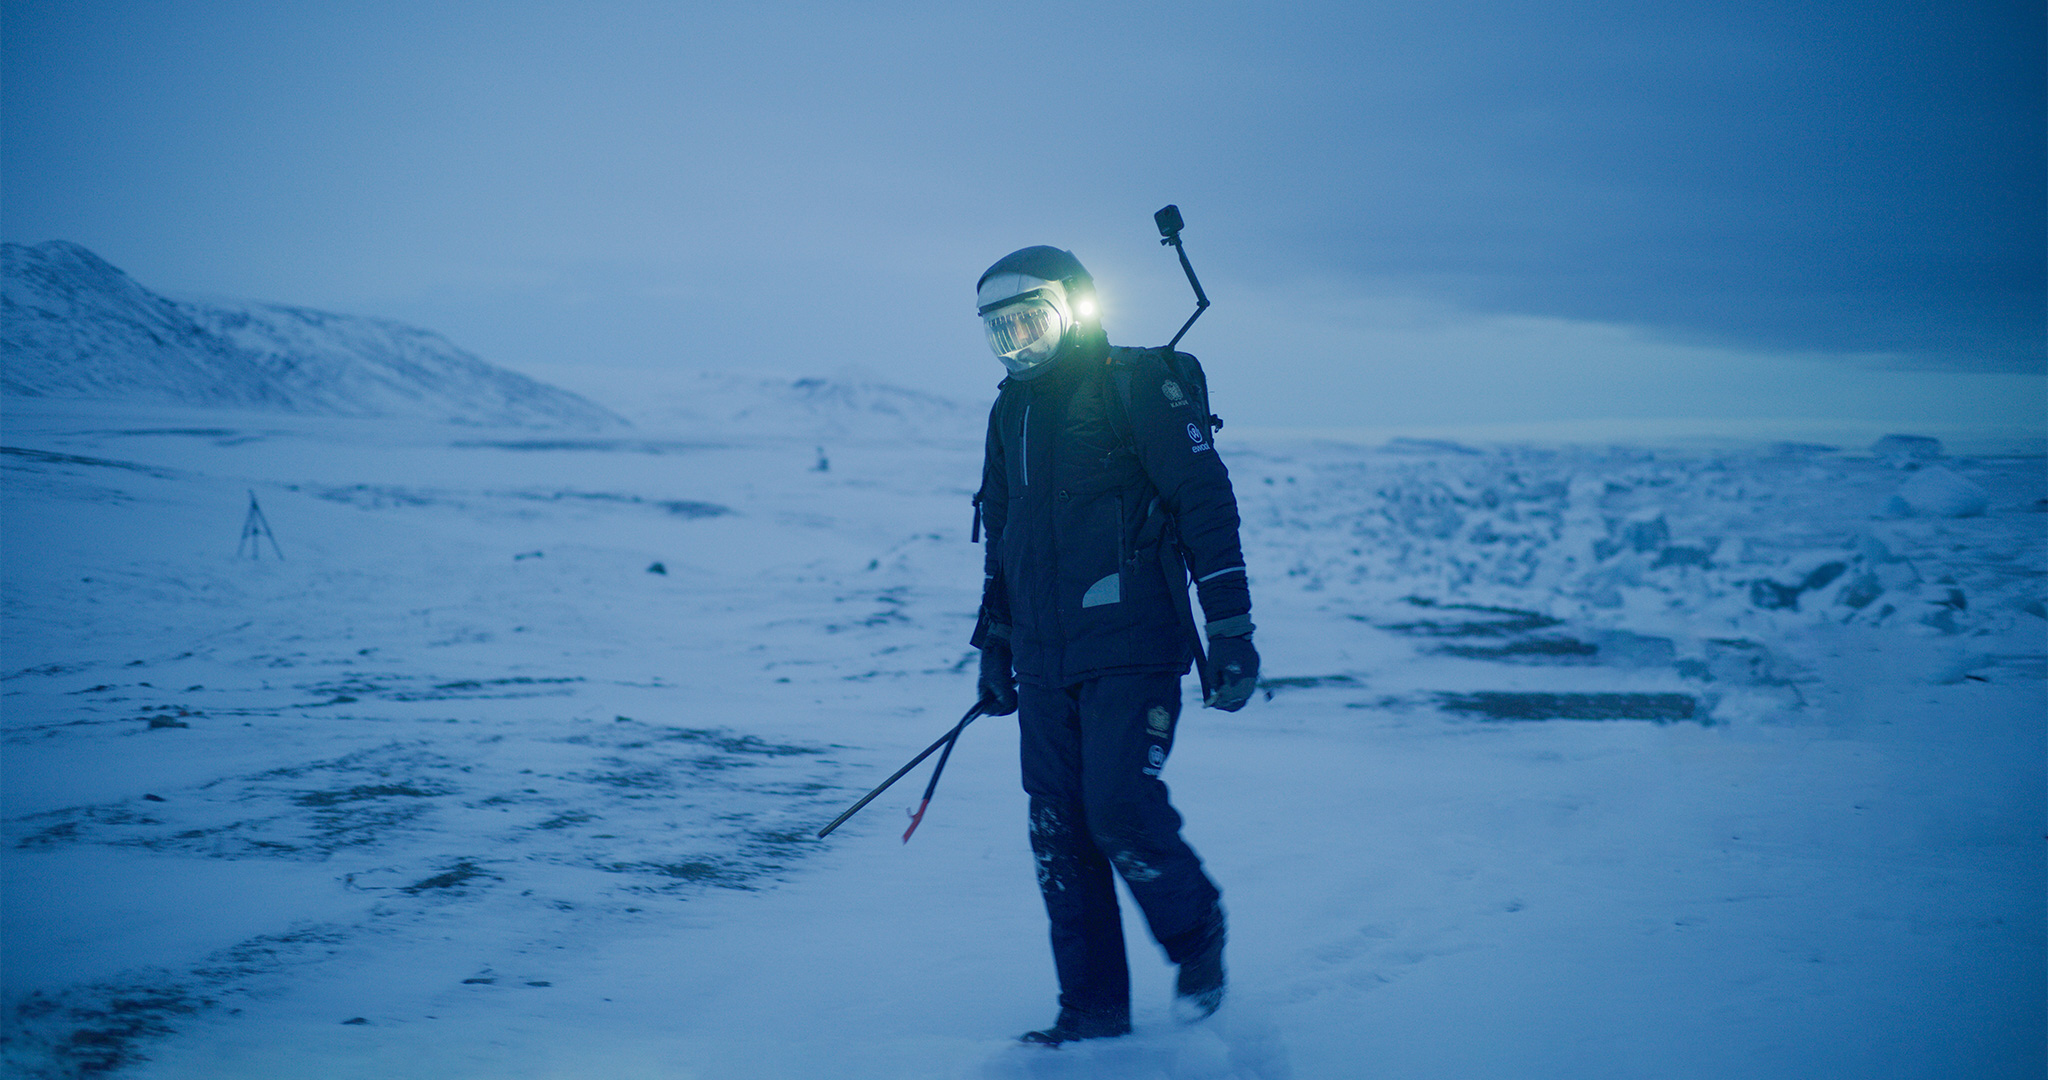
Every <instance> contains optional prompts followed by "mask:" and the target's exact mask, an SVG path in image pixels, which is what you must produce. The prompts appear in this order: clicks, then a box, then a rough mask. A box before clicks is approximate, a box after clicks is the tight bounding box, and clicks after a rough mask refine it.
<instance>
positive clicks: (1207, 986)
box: [1173, 933, 1223, 1024]
mask: <svg viewBox="0 0 2048 1080" xmlns="http://www.w3.org/2000/svg"><path fill="white" fill-rule="evenodd" d="M1222 1004H1223V935H1222V934H1221V933H1218V934H1217V935H1216V936H1215V938H1214V939H1213V940H1212V941H1211V942H1210V943H1209V945H1208V947H1206V948H1204V949H1203V950H1202V951H1201V952H1199V953H1196V954H1195V955H1194V956H1191V957H1189V958H1188V960H1187V962H1186V963H1184V964H1182V965H1181V966H1180V975H1179V977H1177V978H1176V979H1175V980H1174V983H1173V1018H1174V1019H1175V1020H1178V1021H1180V1022H1181V1023H1183V1024H1192V1023H1194V1022H1196V1021H1198V1020H1205V1019H1207V1018H1208V1017H1209V1015H1210V1014H1211V1013H1214V1012H1215V1011H1216V1009H1217V1007H1218V1006H1220V1005H1222Z"/></svg>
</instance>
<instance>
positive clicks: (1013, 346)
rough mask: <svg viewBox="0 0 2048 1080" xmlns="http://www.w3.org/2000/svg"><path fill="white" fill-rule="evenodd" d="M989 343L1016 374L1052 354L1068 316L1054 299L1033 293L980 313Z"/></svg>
mask: <svg viewBox="0 0 2048 1080" xmlns="http://www.w3.org/2000/svg"><path fill="white" fill-rule="evenodd" d="M981 325H982V328H983V329H985V330H987V331H988V346H989V348H990V349H993V350H994V351H995V354H996V356H998V357H1000V358H1001V359H1002V361H1003V365H1004V366H1005V367H1008V368H1009V369H1010V371H1011V372H1012V373H1013V374H1014V373H1017V372H1022V371H1027V370H1029V369H1031V368H1034V367H1036V366H1038V365H1039V364H1042V363H1044V362H1045V361H1047V360H1049V359H1051V358H1052V356H1053V354H1054V353H1056V352H1058V351H1059V347H1060V338H1061V336H1063V335H1064V334H1065V333H1066V329H1067V328H1066V320H1065V319H1063V318H1061V317H1060V312H1059V309H1058V308H1057V307H1055V306H1054V305H1053V304H1052V302H1051V301H1049V300H1046V299H1044V298H1042V297H1031V298H1029V299H1026V300H1024V301H1022V302H1020V303H1016V304H1011V305H1008V306H1006V307H1002V308H999V309H997V310H995V311H991V312H989V313H988V314H986V315H983V316H982V317H981Z"/></svg>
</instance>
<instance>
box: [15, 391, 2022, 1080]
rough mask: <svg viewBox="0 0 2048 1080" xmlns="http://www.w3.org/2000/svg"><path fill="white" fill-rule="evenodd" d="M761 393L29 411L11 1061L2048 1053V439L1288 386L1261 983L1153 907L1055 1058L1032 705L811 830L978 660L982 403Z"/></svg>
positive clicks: (1790, 1066) (1197, 798)
mask: <svg viewBox="0 0 2048 1080" xmlns="http://www.w3.org/2000/svg"><path fill="white" fill-rule="evenodd" d="M700 390H701V394H702V400H698V401H695V402H692V403H689V404H690V405H691V406H692V407H694V409H695V411H692V408H682V407H673V404H672V403H671V405H665V406H663V407H661V408H653V407H651V406H649V407H644V408H641V409H640V410H639V411H638V412H637V413H636V412H635V410H634V409H633V408H632V407H631V406H632V405H633V404H634V403H631V402H621V401H619V400H618V399H607V398H604V397H602V396H597V395H593V396H596V397H597V400H599V401H600V402H601V403H603V404H606V405H611V406H613V407H616V408H619V409H620V410H621V411H623V412H627V413H628V415H633V416H635V417H636V418H637V419H640V420H642V421H643V423H642V426H641V427H640V428H638V429H635V430H632V431H628V432H625V433H622V434H614V435H608V436H603V437H595V436H587V435H577V436H558V435H551V434H546V433H535V432H519V431H502V430H493V429H456V428H448V427H436V426H427V425H415V424H407V423H401V422H392V421H367V420H334V419H306V418H294V417H286V416H275V415H260V414H252V413H231V412H220V411H214V412H193V411H178V410H173V409H167V408H153V409H142V408H135V407H127V408H123V407H117V406H107V405H86V404H80V403H72V404H55V403H47V402H43V403H38V402H25V401H16V400H10V401H9V402H8V405H7V416H6V421H5V438H4V440H0V441H4V443H5V446H6V448H7V449H6V452H5V453H4V454H0V466H4V467H5V473H4V475H5V488H4V499H5V502H4V515H5V516H4V524H5V552H4V559H5V573H4V587H5V591H4V601H5V608H4V615H5V658H4V669H5V670H4V672H0V674H4V676H5V680H4V683H0V687H4V694H5V696H4V699H0V700H4V717H0V723H4V728H0V736H4V743H0V799H4V814H0V817H4V822H0V824H4V835H0V842H4V848H0V851H4V856H0V868H4V875H5V876H4V891H0V905H4V911H0V914H4V919H0V928H4V942H0V945H4V974H0V991H4V1002H0V1006H4V1017H5V1034H6V1041H5V1044H4V1053H5V1061H6V1064H7V1066H8V1071H9V1072H10V1073H12V1074H16V1075H24V1076H69V1075H92V1074H96V1073H100V1072H107V1071H112V1072H116V1073H119V1074H121V1075H126V1076H136V1077H152V1078H166V1080H168V1078H181V1080H182V1078H201V1077H206V1078H218V1077H264V1078H277V1077H329V1076H345V1077H420V1078H426V1077H436V1078H439V1077H449V1076H464V1077H469V1076H475V1077H607V1078H613V1077H678V1078H682V1077H701V1078H725V1077H742V1078H744V1077H874V1078H900V1077H973V1078H982V1077H986V1078H1010V1077H1032V1078H1037V1077H1088V1076H1102V1077H1167V1078H1194V1077H1247V1078H1249V1077H1257V1078H1261V1080H1274V1078H1281V1077H1293V1078H1300V1080H1309V1078H1321V1077H1355V1076H1371V1077H1390V1078H1391V1077H1417V1078H1422V1077H1453V1076H1455V1077H1504V1078H1506V1077H1571V1078H1598V1077H1616V1078H1623V1077H1628V1078H1635V1077H1703V1078H1704V1077H1712V1078H1715V1080H1726V1078H1731V1077H1816V1076H1854V1077H1937V1076H1938V1077H2002V1076H2012V1077H2038V1076H2040V1075H2041V1074H2042V1071H2043V1068H2044V1060H2043V1046H2044V1019H2043V1018H2044V1015H2048V991H2044V979H2048V975H2044V955H2048V943H2044V911H2043V897H2044V895H2048V871H2044V867H2048V814H2044V760H2048V746H2044V728H2048V693H2044V687H2048V683H2044V676H2048V619H2044V615H2048V609H2044V608H2043V606H2042V605H2043V600H2044V599H2048V528H2044V525H2048V514H2044V510H2048V502H2044V497H2048V474H2044V469H2043V463H2042V460H2041V459H2040V458H2039V457H2011V458H1997V457H1982V458H1972V459H1966V460H1958V459H1942V460H1934V459H1916V458H1913V457H1912V456H1911V451H1912V450H1913V448H1912V447H1910V446H1908V447H1903V448H1901V450H1900V452H1899V453H1897V454H1893V455H1889V456H1875V455H1871V454H1868V453H1863V452H1862V448H1860V447H1857V448H1853V449H1854V450H1855V451H1856V452H1854V453H1844V452H1838V451H1831V450H1827V449H1823V448H1816V447H1810V446H1784V445H1781V446H1775V447H1771V446H1756V447H1748V448H1744V447H1721V448H1713V449H1702V448H1694V449H1692V450H1688V451H1673V450H1658V451H1655V452H1652V451H1650V450H1647V449H1641V448H1634V449H1629V448H1599V449H1579V450H1570V449H1557V450H1539V449H1532V448H1521V449H1485V450H1483V451H1475V450H1471V449H1468V448H1464V447H1458V446H1451V445H1437V444H1428V443H1405V444H1394V445H1390V446H1385V447H1377V448H1370V449H1368V448H1362V447H1359V446H1353V445H1345V444H1342V443H1330V442H1310V441H1289V440H1287V439H1283V438H1278V437H1261V438H1258V439H1254V440H1245V439H1241V438H1234V437H1233V434H1232V433H1231V432H1230V431H1229V430H1228V429H1226V431H1225V432H1224V433H1223V436H1222V437H1221V440H1220V441H1221V442H1222V447H1223V450H1224V452H1225V453H1226V456H1227V460H1228V462H1229V463H1230V465H1231V467H1232V470H1233V474H1234V475H1235V477H1236V478H1237V483H1238V489H1239V492H1240V498H1241V501H1242V503H1243V510H1244V517H1245V536H1246V544H1247V550H1248V555H1249V558H1250V560H1251V565H1252V569H1253V571H1254V590H1255V592H1254V595H1255V599H1256V602H1257V605H1258V608H1257V611H1256V612H1255V615H1256V618H1257V621H1258V623H1259V625H1260V630H1259V640H1260V643H1261V647H1262V650H1263V652H1264V654H1265V657H1266V663H1267V674H1268V675H1269V676H1270V677H1271V685H1270V686H1269V688H1268V689H1269V691H1270V692H1269V695H1268V696H1267V697H1266V699H1265V700H1261V701H1255V702H1254V703H1253V704H1252V705H1251V706H1250V707H1248V708H1247V709H1246V710H1245V711H1243V712H1241V713H1238V714H1234V715H1224V714H1218V713H1214V712H1207V711H1202V710H1198V709H1191V710H1189V712H1188V713H1187V715H1186V716H1185V718H1184V721H1183V726H1182V729H1181V737H1180V739H1179V740H1178V742H1177V745H1176V749H1175V756H1174V759H1173V761H1172V763H1171V764H1170V766H1169V768H1168V770H1167V778H1168V780H1169V781H1170V782H1171V783H1172V785H1173V787H1174V790H1175V794H1176V801H1177V802H1178V803H1179V805H1180V807H1181V808H1182V810H1183V812H1184V813H1185V814H1186V815H1187V817H1188V828H1187V835H1188V837H1189V839H1190V840H1191V841H1192V842H1193V844H1194V845H1195V847H1196V848H1197V850H1198V851H1200V852H1201V853H1202V854H1203V856H1204V857H1205V858H1206V859H1207V861H1208V863H1209V865H1210V867H1211V869H1212V871H1213V873H1214V876H1215V877H1216V878H1217V880H1218V881H1219V883H1220V884H1221V885H1222V886H1223V888H1224V890H1225V894H1226V895H1225V902H1226V904H1227V905H1228V907H1229V909H1230V911H1231V914H1232V916H1233V919H1234V923H1233V927H1232V930H1233V938H1232V948H1231V953H1230V957H1229V960H1230V964H1231V972H1232V978H1233V990H1232V994H1233V996H1232V999H1231V1001H1230V1003H1229V1004H1228V1005H1227V1006H1226V1008H1225V1010H1224V1012H1223V1013H1221V1014H1219V1015H1218V1016H1217V1017H1216V1018H1215V1019H1214V1020H1213V1021H1212V1022H1210V1023H1208V1024H1206V1025H1203V1026H1200V1027H1197V1028H1193V1029H1178V1028H1176V1027H1174V1026H1173V1025H1172V1024H1171V1023H1170V1021H1169V1020H1168V1018H1167V1015H1166V1005H1167V997H1168V994H1169V987H1170V980H1171V972H1170V971H1169V970H1168V969H1167V968H1166V967H1165V966H1164V964H1163V963H1155V962H1153V961H1154V960H1155V959H1156V957H1157V952H1156V950H1154V949H1153V948H1152V946H1150V944H1149V943H1147V942H1146V941H1144V940H1142V938H1141V937H1134V939H1133V941H1132V943H1131V945H1132V950H1133V957H1134V961H1135V963H1134V976H1135V979H1136V984H1135V992H1136V995H1137V1017H1136V1021H1137V1026H1138V1032H1137V1034H1136V1035H1135V1036H1133V1037H1132V1038H1130V1039H1126V1040H1118V1041H1116V1042H1113V1043H1106V1044H1098V1045H1084V1046H1078V1047H1069V1048H1066V1049H1062V1050H1058V1051H1044V1050H1036V1049H1031V1048H1023V1047H1016V1046H1012V1045H1010V1044H1009V1039H1010V1037H1011V1036H1012V1035H1014V1034H1016V1033H1017V1032H1020V1031H1023V1030H1025V1029H1027V1028H1030V1027H1036V1026H1040V1025H1042V1024H1044V1023H1046V1022H1048V1021H1049V1020H1050V1019H1051V1018H1052V1014H1053V995H1054V987H1053V981H1052V974H1051V963H1050V959H1049V956H1048V954H1047V949H1046V946H1045V943H1044V924H1043V920H1044V916H1043V913H1042V909H1041V908H1040V907H1039V905H1038V900H1037V897H1036V893H1035V889H1034V886H1033V883H1032V871H1031V861H1030V857H1029V853H1028V850H1027V847H1026V840H1025V833H1024V827H1023V820H1024V807H1023V803H1024V799H1023V795H1022V793H1021V792H1020V791H1019V790H1018V788H1017V783H1016V777H1015V750H1014V747H1013V743H1012V738H1013V735H1012V733H1013V732H1014V727H1013V726H1012V725H1011V724H1010V723H1009V722H1008V721H1006V720H1002V719H996V720H984V721H981V722H979V723H977V724H976V725H975V726H974V727H972V728H970V729H969V731H968V733H967V735H966V737H965V738H964V739H963V741H962V744H961V747H960V750H959V752H958V753H957V754H956V755H955V756H954V758H953V760H952V763H951V765H950V766H949V767H948V771H947V774H946V781H945V784H944V786H942V787H941V788H940V791H939V796H938V798H937V800H935V802H934V804H933V808H932V810H931V812H930V814H929V815H928V817H927V818H926V821H925V824H924V826H923V828H922V829H921V830H920V831H919V833H918V835H917V838H916V839H915V841H914V842H912V843H910V844H908V845H904V844H902V843H899V842H898V840H897V836H898V835H899V833H900V831H901V826H902V825H903V823H904V818H903V816H902V810H903V808H904V807H905V806H907V805H909V804H910V803H911V802H913V801H914V799H915V796H916V794H917V790H918V789H919V788H920V787H921V786H922V779H923V776H924V772H923V771H922V770H920V771H919V772H917V773H913V774H912V776H911V777H910V778H909V779H907V780H906V781H905V782H904V783H903V784H902V785H901V787H900V789H899V790H892V791H891V792H890V793H889V794H888V795H886V796H884V797H883V798H882V799H880V800H877V802H876V803H874V804H873V805H872V806H870V807H869V808H868V810H866V811H864V812H863V813H862V814H861V815H860V816H858V817H856V818H854V819H853V820H852V821H851V822H850V823H849V824H847V825H846V826H844V827H843V828H842V829H840V831H838V832H837V833H835V834H833V836H832V837H831V838H830V839H829V840H827V841H824V842H820V841H817V840H815V839H813V834H814V833H815V831H816V830H817V828H818V827H820V826H821V825H822V824H823V823H824V822H826V821H829V820H830V819H831V818H832V816H833V815H834V814H836V813H837V812H838V810H839V809H840V808H842V807H843V806H845V805H847V804H848V803H850V802H851V801H852V800H853V799H855V798H857V797H858V796H859V795H860V794H862V793H863V792H865V791H866V790H867V788H868V787H869V786H871V785H872V784H874V783H875V782H877V781H878V780H879V779H880V778H881V777H883V776H886V775H887V774H888V772H889V771H891V770H893V769H894V768H895V767H896V766H897V765H898V764H900V763H901V762H902V761H904V760H906V759H907V758H908V757H909V756H910V755H911V754H913V753H915V752H916V751H917V750H918V749H920V748H922V747H923V746H924V745H925V744H926V743H927V742H929V741H930V740H931V739H932V738H934V737H936V736H937V735H938V734H939V733H940V732H942V731H943V730H945V728H946V727H947V726H949V725H950V724H951V723H952V722H953V721H954V719H955V718H957V716H958V714H959V713H960V711H961V710H962V709H964V708H965V707H966V705H967V704H968V703H969V702H970V701H971V700H972V696H973V685H972V684H973V676H972V673H971V671H972V665H971V662H970V657H969V654H968V652H967V649H966V646H965V644H964V641H965V639H966V637H967V634H968V631H969V629H970V627H971V623H972V617H973V611H974V605H975V598H976V596H975V591H976V589H977V587H978V583H979V572H978V568H979V556H978V555H977V553H976V551H975V549H974V548H973V547H972V546H971V545H970V544H968V543H967V542H966V532H967V526H968V520H969V511H968V501H967V495H968V492H969V491H970V489H971V488H972V487H973V485H974V483H975V481H976V479H977V468H978V445H979V444H978V439H977V437H976V430H975V428H976V423H975V420H974V417H973V416H971V415H968V416H965V417H954V418H952V419H951V420H948V418H947V417H945V416H944V415H942V413H943V409H941V408H940V406H939V405H936V404H934V403H932V402H930V401H927V400H923V399H915V398H914V396H902V395H898V396H897V397H890V396H889V395H888V394H878V392H876V391H873V390H872V388H870V389H869V390H866V391H862V390H860V389H858V388H853V389H848V388H845V387H836V388H835V384H830V383H817V384H814V385H811V386H809V387H805V388H801V392H800V393H798V394H797V395H796V397H794V398H792V397H789V396H787V395H785V396H783V397H781V398H777V397H775V396H774V395H766V396H761V392H760V388H759V387H758V386H750V385H749V384H746V383H745V381H744V380H731V379H728V380H724V381H719V380H709V381H707V382H705V383H704V384H703V385H702V386H701V387H700ZM841 390H844V391H845V392H844V393H841V392H839V391H841ZM748 395H755V396H756V397H758V400H756V398H755V397H748ZM742 399H744V400H742ZM707 402H708V403H709V404H707ZM721 402H723V404H720V403H721ZM639 404H641V405H643V406H646V405H647V404H648V403H639ZM713 406H716V407H713ZM778 410H780V412H778ZM741 415H744V416H745V417H747V420H746V422H745V423H728V424H725V425H724V426H720V425H719V424H718V423H715V422H713V421H712V420H708V419H705V418H706V417H711V418H713V419H715V418H716V417H720V416H723V417H727V418H731V417H735V416H741ZM650 416H668V417H670V418H672V419H674V420H675V423H674V424H671V425H667V426H663V425H654V426H649V425H648V424H647V423H645V421H646V420H647V419H648V418H649V417H650ZM777 417H780V419H779V420H778V419H777ZM685 421H687V423H686V422H685ZM920 430H921V431H936V432H938V433H939V434H937V435H936V436H933V437H927V438H921V439H920V438H909V437H906V433H907V432H912V431H920ZM820 433H823V434H820ZM821 465H825V466H827V467H825V468H820V466H821ZM1927 478H1932V480H1931V481H1930V480H1929V479H1927ZM1956 478H1960V480H1957V479H1956ZM1951 481H1956V482H1951ZM1961 481H1967V482H1968V484H1967V485H1961V486H1959V485H1960V482H1961ZM1902 489H1903V490H1904V491H1905V493H1906V494H1907V495H1908V496H1911V498H1908V499H1906V500H1905V503H1904V504H1903V505H1902V504H1899V503H1890V500H1892V499H1893V497H1894V496H1895V495H1897V494H1899V493H1900V492H1901V491H1902ZM1973 491H1974V493H1975V495H1973V494H1972V492H1973ZM251 492H253V493H254V495H255V496H256V497H257V498H258V499H259V500H260V501H261V505H262V509H263V512H264V514H265V516H266V517H267V519H268V521H269V523H270V524H271V526H272V527H273V529H274V532H275V536H276V541H277V544H278V545H279V547H280V548H281V549H282V552H283V555H284V559H283V561H278V560H277V559H276V558H275V557H274V556H275V552H274V551H273V550H272V549H271V548H270V547H269V546H268V541H265V543H264V547H263V549H262V551H261V556H262V557H261V558H259V559H250V558H247V557H243V558H237V557H236V550H235V549H236V538H237V531H238V529H239V528H240V527H241V526H242V525H243V523H244V517H245V514H246V512H247V509H248V503H249V498H250V493H251ZM1977 496H1981V498H1982V502H1983V505H1984V512H1983V513H1981V514H1975V515H1972V516H1965V517H1945V516H1926V514H1925V513H1924V512H1923V513H1922V514H1920V515H1915V516H1900V515H1899V514H1898V513H1897V511H1898V510H1900V509H1908V510H1910V509H1912V507H1913V504H1914V500H1915V499H1917V500H1919V501H1920V504H1921V509H1922V510H1923V511H1925V510H1927V509H1929V508H1930V507H1931V508H1933V509H1935V510H1937V511H1938V510H1940V509H1942V508H1943V507H1944V506H1945V507H1947V508H1948V509H1950V510H1954V509H1969V508H1970V507H1968V506H1967V505H1963V504H1966V503H1967V502H1968V501H1969V499H1970V498H1973V497H1977ZM1959 498H1960V499H1961V500H1962V502H1961V503H1958V502H1957V501H1956V500H1957V499H1959ZM1944 499H1946V500H1948V501H1947V502H1945V503H1944V502H1943V501H1942V500H1944ZM1930 500H1931V502H1930ZM1888 503H1890V505H1891V511H1890V512H1888V511H1887V505H1888ZM1936 504H1939V505H1936ZM657 563H658V564H660V567H661V570H662V571H663V572H654V571H653V569H652V568H653V567H654V566H655V564H657ZM1133 925H1134V926H1135V925H1136V923H1135V921H1134V922H1133ZM1133 932H1134V934H1139V935H1141V934H1142V931H1137V930H1134V931H1133Z"/></svg>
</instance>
